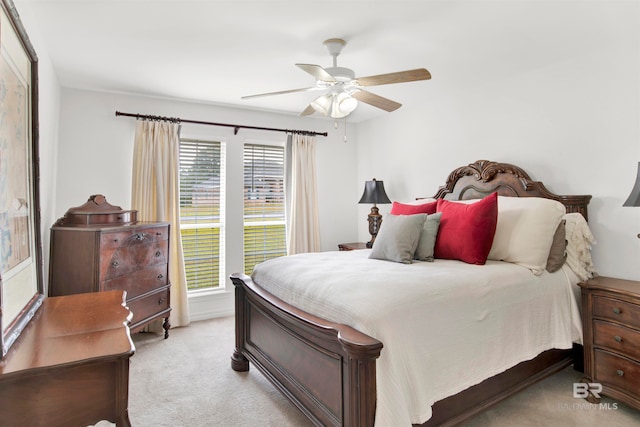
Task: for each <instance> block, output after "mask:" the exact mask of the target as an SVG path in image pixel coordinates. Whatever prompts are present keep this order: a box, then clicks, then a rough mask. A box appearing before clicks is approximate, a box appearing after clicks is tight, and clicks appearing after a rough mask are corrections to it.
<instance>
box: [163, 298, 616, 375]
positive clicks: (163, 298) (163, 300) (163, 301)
mask: <svg viewBox="0 0 640 427" xmlns="http://www.w3.org/2000/svg"><path fill="white" fill-rule="evenodd" d="M163 302H164V298H160V299H159V300H158V305H162V303H163ZM618 372H621V371H618Z"/></svg>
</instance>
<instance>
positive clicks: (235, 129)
mask: <svg viewBox="0 0 640 427" xmlns="http://www.w3.org/2000/svg"><path fill="white" fill-rule="evenodd" d="M117 116H126V117H135V118H136V119H147V120H160V121H167V122H174V123H195V124H198V125H210V126H225V127H230V128H233V134H234V135H237V134H238V130H239V129H257V130H269V131H273V132H286V133H299V134H302V135H310V136H327V132H313V131H309V130H297V129H278V128H265V127H259V126H246V125H233V124H229V123H214V122H203V121H200V120H187V119H180V118H178V117H163V116H152V115H148V114H131V113H121V112H120V111H116V117H117Z"/></svg>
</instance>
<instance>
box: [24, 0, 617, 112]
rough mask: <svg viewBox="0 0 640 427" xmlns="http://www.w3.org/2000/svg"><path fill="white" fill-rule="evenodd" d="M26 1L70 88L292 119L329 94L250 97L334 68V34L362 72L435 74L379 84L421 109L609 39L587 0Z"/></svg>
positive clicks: (381, 90) (348, 62)
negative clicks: (460, 86) (447, 88)
mask: <svg viewBox="0 0 640 427" xmlns="http://www.w3.org/2000/svg"><path fill="white" fill-rule="evenodd" d="M14 2H15V4H16V7H17V9H18V12H19V13H20V10H21V7H29V8H30V9H31V13H33V14H34V15H35V17H36V19H37V25H38V30H39V32H40V33H41V34H40V35H41V39H42V40H44V42H45V44H46V50H47V53H48V55H49V56H50V58H51V61H52V63H53V65H54V67H55V69H56V72H57V74H58V77H59V80H60V83H61V84H62V85H63V86H65V87H73V88H82V89H92V90H100V91H114V92H123V93H134V94H143V95H152V96H161V97H170V98H179V99H189V100H196V101H202V102H207V103H215V104H223V105H234V106H240V107H246V108H256V109H266V110H272V111H278V112H285V113H290V114H298V113H299V112H301V111H302V110H303V109H304V108H305V107H306V106H307V105H308V103H309V102H310V101H311V100H313V99H315V98H316V97H317V96H318V92H303V93H294V94H285V95H278V96H271V97H264V98H256V99H251V100H243V99H241V96H244V95H252V94H257V93H264V92H273V91H280V90H286V89H294V88H302V87H308V86H312V85H313V83H314V80H313V77H311V76H310V75H309V74H306V73H305V72H303V71H302V70H300V69H298V68H297V67H295V65H294V64H295V63H309V64H318V65H321V66H323V67H330V66H331V65H332V59H331V57H330V56H329V54H328V52H327V50H326V48H325V47H324V46H323V44H322V42H323V41H324V40H326V39H328V38H333V37H339V38H343V39H345V40H346V41H347V46H346V47H345V48H344V49H343V51H342V54H341V55H340V56H339V58H338V65H339V66H344V67H349V68H352V69H353V70H354V71H355V73H356V75H357V76H361V77H362V76H368V75H375V74H382V73H388V72H394V71H402V70H408V69H413V68H421V67H424V68H427V69H428V70H429V71H430V72H431V74H432V76H433V77H432V80H428V81H418V82H411V83H401V84H394V85H385V86H378V87H372V88H369V90H370V91H371V92H374V93H376V94H379V95H382V96H385V97H388V98H390V99H393V100H395V101H397V102H400V103H402V104H403V107H402V108H410V107H411V106H413V105H417V104H418V103H419V102H420V100H422V99H424V98H428V97H429V96H430V93H431V91H432V90H434V88H436V87H437V85H438V84H440V83H439V82H444V81H448V82H449V83H451V82H452V81H453V82H454V83H455V81H464V82H465V83H466V84H469V82H474V81H477V82H478V84H482V82H483V79H497V78H501V76H504V75H508V73H511V72H514V71H515V72H518V71H519V69H520V68H526V69H530V70H531V71H532V72H534V71H535V69H536V68H538V67H544V66H545V64H546V63H550V62H553V61H557V60H558V58H559V57H560V56H562V55H566V52H567V51H568V50H569V49H573V50H575V49H578V50H579V49H580V47H583V46H586V45H587V44H588V43H585V37H593V39H594V40H593V42H595V43H597V39H598V38H601V37H603V34H602V31H600V30H599V28H598V22H600V15H601V12H602V11H601V10H600V9H599V8H593V7H591V6H588V5H589V4H590V5H593V4H594V2H585V1H579V0H556V1H544V2H541V1H524V0H515V1H514V0H511V1H504V0H502V1H495V0H494V1H488V0H475V1H474V0H467V1H431V0H422V1H417V0H414V1H391V0H387V1H380V0H369V1H363V0H360V1H357V0H351V1H348V0H342V1H335V0H334V1H331V0H324V1H319V0H313V1H309V0H294V1H291V0H289V1H269V0H254V1H247V0H233V1H216V0H200V1H190V0H153V1H151V0H126V1H125V0H122V1H117V0H14ZM595 3H600V5H602V4H603V3H605V0H601V1H600V2H595ZM604 36H606V35H604ZM573 44H574V45H573ZM527 71H528V70H527ZM383 114H394V113H386V112H384V111H382V110H378V109H376V108H374V107H371V106H369V105H363V104H360V106H359V107H358V109H357V110H356V111H355V112H354V113H353V114H352V115H351V116H350V120H351V121H362V120H367V119H370V118H373V117H378V116H380V115H383Z"/></svg>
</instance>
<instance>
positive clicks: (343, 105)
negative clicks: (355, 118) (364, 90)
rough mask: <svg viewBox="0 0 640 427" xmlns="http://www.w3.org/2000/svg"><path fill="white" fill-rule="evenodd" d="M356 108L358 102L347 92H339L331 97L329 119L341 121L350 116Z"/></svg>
mask: <svg viewBox="0 0 640 427" xmlns="http://www.w3.org/2000/svg"><path fill="white" fill-rule="evenodd" d="M357 106H358V100H357V99H355V98H352V97H351V95H349V94H348V93H347V92H340V93H339V94H337V95H335V96H334V97H333V103H332V105H331V117H333V118H334V119H341V118H343V117H346V116H348V115H349V114H351V112H352V111H353V110H355V109H356V107H357Z"/></svg>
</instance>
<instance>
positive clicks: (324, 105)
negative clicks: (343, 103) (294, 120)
mask: <svg viewBox="0 0 640 427" xmlns="http://www.w3.org/2000/svg"><path fill="white" fill-rule="evenodd" d="M311 106H312V107H313V109H314V110H316V111H317V112H318V113H320V114H322V115H324V116H326V115H327V114H329V110H330V109H331V95H322V96H319V97H318V98H316V99H315V100H313V101H312V102H311Z"/></svg>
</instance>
